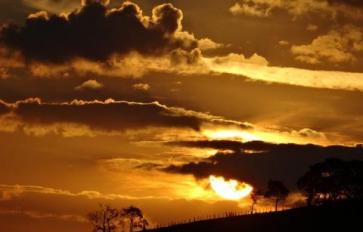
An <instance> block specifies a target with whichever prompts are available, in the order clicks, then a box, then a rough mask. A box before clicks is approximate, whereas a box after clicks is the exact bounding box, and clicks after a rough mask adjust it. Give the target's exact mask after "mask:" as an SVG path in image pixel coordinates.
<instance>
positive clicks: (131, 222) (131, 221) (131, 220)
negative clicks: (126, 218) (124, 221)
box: [130, 218, 134, 232]
mask: <svg viewBox="0 0 363 232" xmlns="http://www.w3.org/2000/svg"><path fill="white" fill-rule="evenodd" d="M130 232H134V220H133V219H132V218H130Z"/></svg>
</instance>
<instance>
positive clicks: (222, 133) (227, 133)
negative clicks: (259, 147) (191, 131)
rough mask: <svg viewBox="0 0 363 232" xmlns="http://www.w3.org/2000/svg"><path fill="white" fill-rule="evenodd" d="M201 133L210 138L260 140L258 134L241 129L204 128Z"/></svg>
mask: <svg viewBox="0 0 363 232" xmlns="http://www.w3.org/2000/svg"><path fill="white" fill-rule="evenodd" d="M203 134H204V135H205V136H207V137H208V138H211V139H237V140H242V141H254V140H260V138H259V137H258V136H256V135H253V134H251V133H249V132H246V131H241V130H228V129H227V130H222V129H220V130H204V131H203Z"/></svg>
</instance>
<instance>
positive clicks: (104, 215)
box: [88, 204, 120, 232]
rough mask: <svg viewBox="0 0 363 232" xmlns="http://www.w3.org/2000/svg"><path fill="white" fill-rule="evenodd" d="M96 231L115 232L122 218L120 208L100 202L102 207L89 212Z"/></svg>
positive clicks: (89, 218)
mask: <svg viewBox="0 0 363 232" xmlns="http://www.w3.org/2000/svg"><path fill="white" fill-rule="evenodd" d="M88 220H89V221H90V222H91V224H92V225H93V231H94V232H114V231H116V228H117V226H118V223H119V220H120V213H119V210H117V209H114V208H111V207H110V206H109V205H102V204H100V209H99V210H97V211H94V212H91V213H89V214H88Z"/></svg>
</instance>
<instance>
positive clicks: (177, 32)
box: [0, 0, 363, 232]
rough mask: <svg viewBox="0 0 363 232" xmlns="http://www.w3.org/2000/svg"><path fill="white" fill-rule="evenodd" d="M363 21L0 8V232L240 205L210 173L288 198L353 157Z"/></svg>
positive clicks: (312, 11) (346, 15) (223, 1)
mask: <svg viewBox="0 0 363 232" xmlns="http://www.w3.org/2000/svg"><path fill="white" fill-rule="evenodd" d="M362 22H363V3H362V2H361V1H359V0H304V1H298V0H198V1H185V0H184V1H183V0H169V1H163V0H153V1H151V0H135V1H134V2H129V1H121V0H111V1H107V0H104V1H96V0H83V1H82V2H81V1H79V0H0V25H1V29H0V225H1V228H2V229H4V231H14V232H18V231H19V232H20V231H30V232H32V231H77V232H78V231H89V230H90V227H89V225H88V224H87V222H86V221H85V215H86V214H87V212H89V211H91V210H93V209H96V208H97V205H98V203H109V204H111V205H113V206H115V207H125V206H128V205H131V204H133V205H136V206H138V207H140V208H142V209H143V210H144V212H145V214H146V216H147V217H148V219H149V220H150V221H151V222H152V224H153V225H155V224H157V223H167V222H170V221H178V220H184V219H188V218H192V217H195V216H201V215H208V214H209V215H210V214H215V213H221V212H225V211H231V210H244V209H246V207H248V205H249V203H250V202H249V199H248V198H246V199H243V200H241V201H227V200H225V199H223V198H221V197H220V196H218V195H217V194H216V193H215V192H214V191H213V190H212V189H211V187H210V185H209V183H208V177H209V176H210V175H217V176H224V177H225V178H226V179H229V178H231V179H235V180H238V181H241V182H246V183H249V184H250V185H252V186H254V187H255V188H259V189H263V188H264V187H265V185H266V182H267V181H268V180H269V179H277V180H282V181H284V182H285V183H286V185H287V186H288V187H289V188H290V189H291V191H292V192H293V194H292V197H291V199H288V202H287V204H294V203H296V201H299V200H300V198H299V197H298V195H297V194H295V191H296V185H295V183H296V180H297V179H298V178H299V176H301V175H302V174H303V173H304V172H305V171H306V170H307V169H308V167H309V166H310V165H312V164H314V163H316V162H319V161H322V160H324V159H326V158H329V157H338V158H342V159H363V148H362V145H361V144H362V142H363V141H362V134H363V107H361V104H362V101H363V65H362V64H363V26H362V25H363V24H362ZM268 204H269V203H268V202H264V205H265V207H268ZM190 209H193V212H190ZM19 222H21V223H19Z"/></svg>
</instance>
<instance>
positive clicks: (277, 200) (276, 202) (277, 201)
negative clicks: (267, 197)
mask: <svg viewBox="0 0 363 232" xmlns="http://www.w3.org/2000/svg"><path fill="white" fill-rule="evenodd" d="M278 203H279V199H276V201H275V212H277V204H278Z"/></svg>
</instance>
